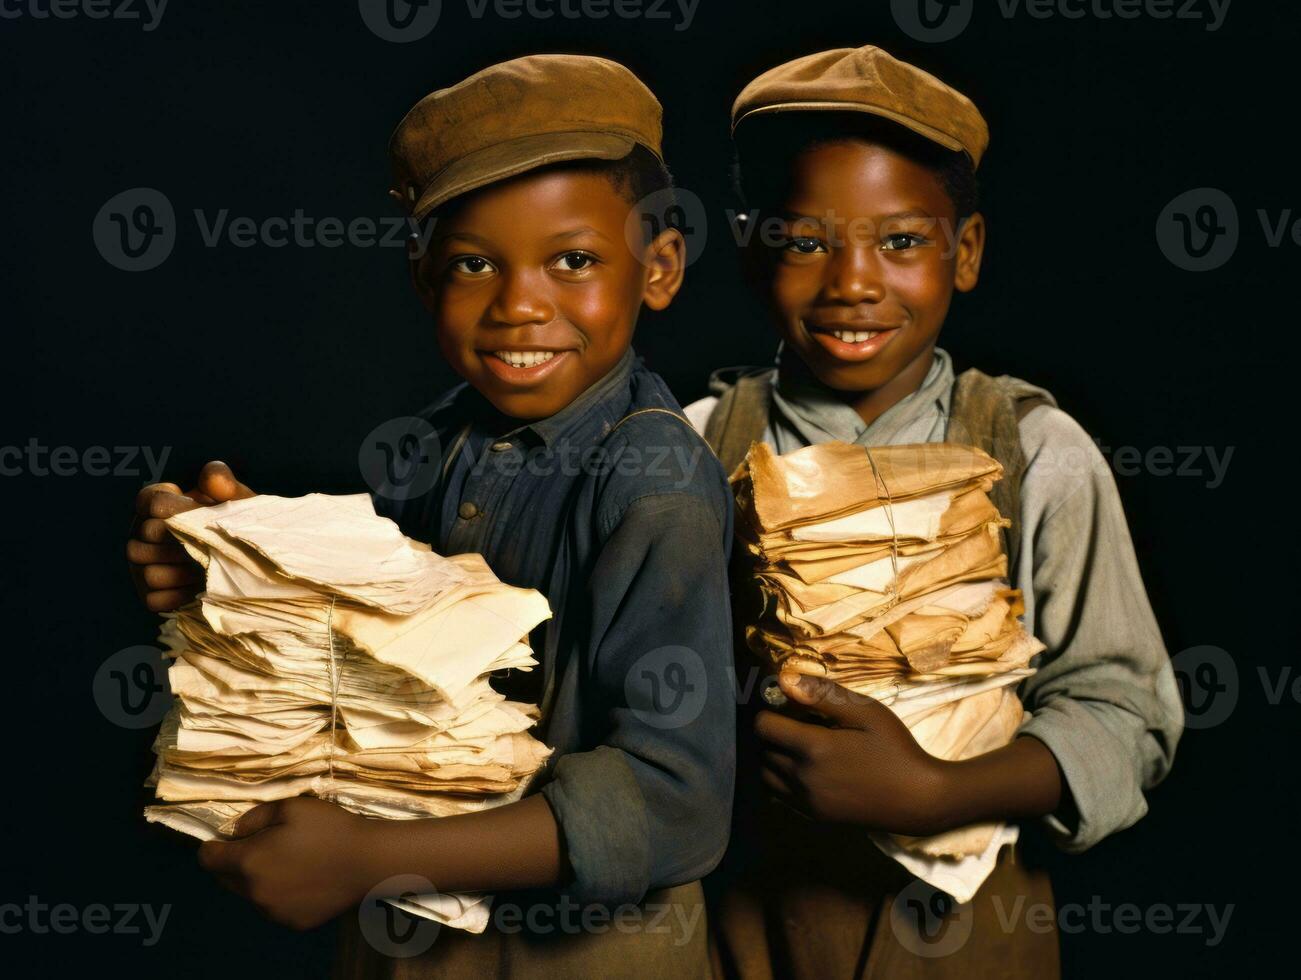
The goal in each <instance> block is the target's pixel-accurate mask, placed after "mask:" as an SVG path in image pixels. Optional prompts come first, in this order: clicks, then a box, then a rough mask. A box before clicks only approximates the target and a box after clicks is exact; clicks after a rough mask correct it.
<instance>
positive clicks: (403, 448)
mask: <svg viewBox="0 0 1301 980" xmlns="http://www.w3.org/2000/svg"><path fill="white" fill-rule="evenodd" d="M442 459H443V454H442V446H441V444H440V443H439V440H438V433H437V432H435V431H434V427H433V426H432V425H430V424H429V423H428V422H426V421H425V420H424V419H421V418H416V417H415V416H413V415H404V416H400V417H398V418H395V419H389V420H388V421H387V422H383V423H381V424H379V425H377V426H375V428H373V429H371V430H370V433H369V434H368V435H367V436H366V438H365V439H363V440H362V443H361V448H360V449H359V450H358V451H357V465H358V466H359V467H360V468H361V475H362V478H363V479H364V480H365V481H366V485H367V486H369V487H370V488H371V489H372V490H374V491H375V493H377V494H378V495H379V496H381V497H384V498H386V499H388V500H409V499H411V498H412V497H419V496H420V495H421V494H424V493H428V492H429V490H430V489H431V488H432V487H433V485H434V484H435V483H437V482H438V474H439V469H440V467H441V466H442Z"/></svg>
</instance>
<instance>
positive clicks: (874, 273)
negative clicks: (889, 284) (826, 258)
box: [822, 245, 885, 305]
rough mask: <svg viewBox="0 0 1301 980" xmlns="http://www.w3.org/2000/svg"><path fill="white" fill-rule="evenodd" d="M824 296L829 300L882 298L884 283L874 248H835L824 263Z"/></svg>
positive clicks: (845, 301) (874, 301)
mask: <svg viewBox="0 0 1301 980" xmlns="http://www.w3.org/2000/svg"><path fill="white" fill-rule="evenodd" d="M822 295H823V298H824V299H826V300H827V301H828V302H832V303H845V304H849V305H853V304H856V303H879V302H881V300H882V299H884V298H885V283H884V282H883V280H882V276H881V265H880V262H879V260H878V257H877V254H876V250H875V249H873V248H871V247H869V246H866V245H864V246H855V245H849V246H846V247H844V248H838V249H836V250H835V252H834V253H833V254H832V256H831V261H830V262H828V263H827V278H826V281H825V282H824V283H823V287H822Z"/></svg>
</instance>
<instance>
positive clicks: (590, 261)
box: [559, 252, 596, 272]
mask: <svg viewBox="0 0 1301 980" xmlns="http://www.w3.org/2000/svg"><path fill="white" fill-rule="evenodd" d="M595 264H596V257H595V256H593V255H590V254H588V253H587V252H566V253H565V254H564V255H562V256H560V260H559V268H560V269H562V270H563V271H565V272H582V271H583V270H584V269H590V268H591V267H592V266H593V265H595Z"/></svg>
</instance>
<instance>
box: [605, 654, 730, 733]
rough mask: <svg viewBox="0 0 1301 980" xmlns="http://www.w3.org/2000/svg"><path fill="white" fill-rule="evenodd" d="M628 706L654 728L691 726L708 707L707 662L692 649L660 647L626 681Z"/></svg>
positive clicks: (630, 672)
mask: <svg viewBox="0 0 1301 980" xmlns="http://www.w3.org/2000/svg"><path fill="white" fill-rule="evenodd" d="M623 693H624V696H625V697H626V698H627V699H628V707H629V708H631V709H632V713H633V715H634V716H636V718H637V719H638V720H639V721H642V722H644V723H645V724H647V725H650V726H651V727H652V728H681V727H682V726H683V725H690V724H691V723H692V722H693V721H695V720H696V719H697V718H698V717H700V712H701V711H702V710H703V709H704V707H705V700H706V698H707V697H708V695H709V682H708V679H707V678H706V676H705V662H704V661H703V660H701V659H700V654H698V653H696V651H695V650H692V649H691V648H690V647H660V648H659V649H657V650H652V651H651V652H650V653H647V654H644V655H643V656H641V657H639V658H638V659H637V662H636V663H635V664H633V665H632V669H631V670H629V671H628V674H627V676H626V677H625V678H624V682H623Z"/></svg>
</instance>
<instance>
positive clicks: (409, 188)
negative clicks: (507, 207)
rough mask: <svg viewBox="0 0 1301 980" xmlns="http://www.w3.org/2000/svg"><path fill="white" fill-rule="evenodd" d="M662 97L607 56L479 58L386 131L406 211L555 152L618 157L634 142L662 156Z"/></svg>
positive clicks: (419, 210) (539, 162)
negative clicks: (481, 61)
mask: <svg viewBox="0 0 1301 980" xmlns="http://www.w3.org/2000/svg"><path fill="white" fill-rule="evenodd" d="M661 116H662V110H661V109H660V104H659V101H658V100H657V99H656V98H655V96H654V94H652V92H651V90H650V89H648V88H647V87H646V86H645V85H643V84H642V83H641V82H640V81H638V79H637V76H635V75H634V74H633V73H632V72H630V71H629V70H628V69H627V68H625V67H623V65H620V64H616V63H615V62H613V61H607V60H606V59H605V58H589V57H586V56H582V55H567V54H539V55H533V56H531V57H528V58H517V59H515V60H514V61H505V62H502V63H501V64H499V65H493V66H492V67H490V68H485V69H484V70H483V71H481V72H478V73H477V74H474V75H471V76H470V77H469V78H467V79H465V81H463V82H460V83H458V84H456V85H453V86H452V87H451V88H444V89H439V90H438V91H437V92H431V93H430V94H429V95H426V96H425V97H424V98H423V99H421V100H420V101H419V102H417V103H416V104H415V106H414V107H413V108H412V110H411V111H410V112H408V113H407V114H406V117H405V118H404V119H403V120H402V122H401V123H399V124H398V127H397V129H396V130H394V131H393V136H392V138H391V139H390V140H389V160H390V163H391V164H392V168H393V176H394V179H395V180H396V185H395V186H394V188H393V189H392V190H390V191H389V194H390V195H392V196H393V197H395V198H397V200H398V201H399V202H400V203H401V204H402V206H403V207H404V208H406V209H407V210H408V211H409V212H410V213H411V215H412V216H413V217H416V218H423V217H424V216H425V215H426V214H428V213H429V212H430V211H432V210H433V209H434V208H436V207H438V206H439V205H440V204H442V203H444V202H445V201H448V200H450V199H451V198H453V197H456V196H457V195H458V194H464V193H465V192H466V191H472V190H475V189H476V188H479V187H483V186H484V185H486V184H491V183H493V182H494V181H498V180H505V179H506V178H507V177H514V176H517V175H519V174H522V173H524V172H525V171H528V170H532V169H534V168H535V167H541V166H544V165H546V164H548V163H558V162H560V161H562V160H584V159H597V160H621V159H623V158H624V157H626V156H627V155H628V154H629V153H630V152H632V148H633V145H634V144H637V143H640V144H641V145H642V146H644V147H646V148H647V149H648V150H650V151H651V152H652V153H654V154H655V155H656V156H657V157H658V156H660V139H661Z"/></svg>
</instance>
